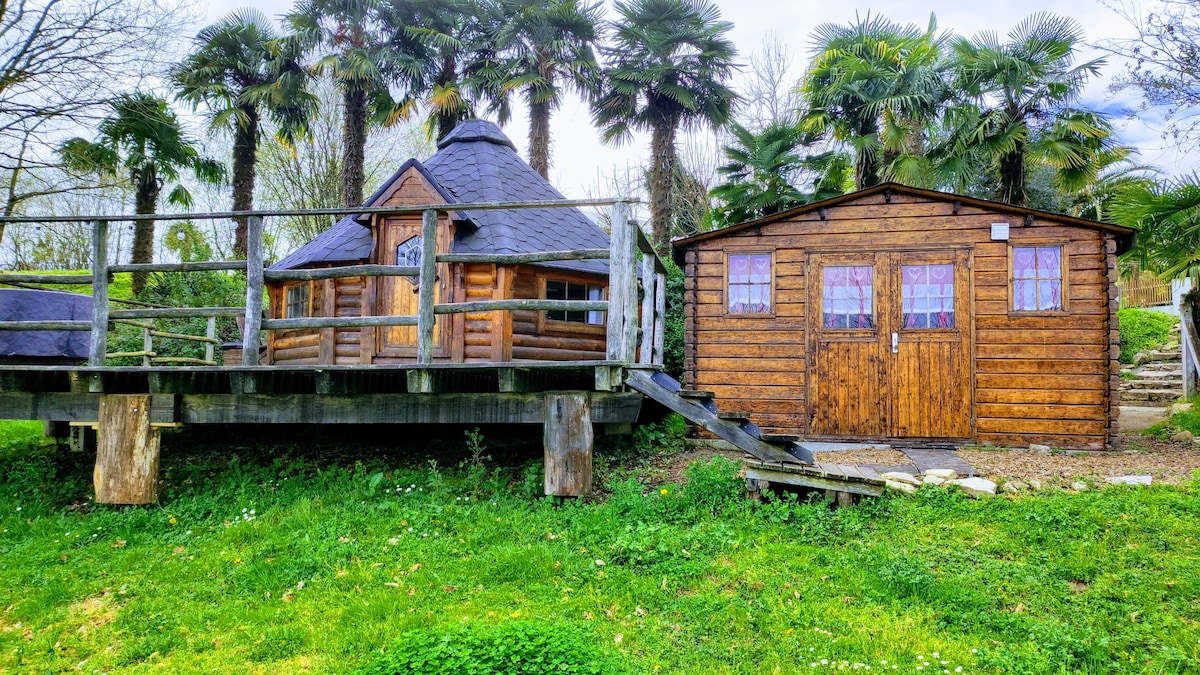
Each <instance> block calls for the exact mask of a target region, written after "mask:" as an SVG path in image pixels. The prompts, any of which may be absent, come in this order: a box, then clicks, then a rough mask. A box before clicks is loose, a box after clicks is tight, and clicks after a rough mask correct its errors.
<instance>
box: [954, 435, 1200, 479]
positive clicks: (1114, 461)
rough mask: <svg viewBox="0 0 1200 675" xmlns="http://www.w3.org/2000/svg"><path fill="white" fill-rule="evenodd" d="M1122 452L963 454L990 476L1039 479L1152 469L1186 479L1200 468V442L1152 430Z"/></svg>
mask: <svg viewBox="0 0 1200 675" xmlns="http://www.w3.org/2000/svg"><path fill="white" fill-rule="evenodd" d="M1123 441H1124V444H1123V446H1122V447H1124V448H1125V450H1123V451H1121V452H1087V453H1073V454H1051V455H1035V454H1032V453H1030V452H1028V451H1027V450H1024V449H1016V450H1008V449H999V448H997V449H986V450H984V449H979V448H974V449H962V450H959V451H958V454H959V455H960V456H961V457H962V458H963V459H965V460H967V461H968V462H970V463H971V464H973V465H975V468H976V469H978V470H979V473H980V475H983V476H987V477H989V478H1018V479H1020V480H1023V481H1028V480H1029V479H1034V480H1039V481H1042V482H1044V483H1048V484H1067V485H1070V484H1071V483H1072V482H1074V481H1076V480H1078V479H1087V478H1092V479H1101V480H1103V479H1104V478H1107V477H1110V476H1129V475H1150V476H1154V482H1155V483H1175V484H1178V483H1183V482H1186V481H1188V480H1190V479H1191V476H1192V472H1193V471H1200V448H1197V447H1196V446H1194V445H1191V444H1182V443H1172V442H1170V441H1160V440H1158V439H1156V438H1152V437H1149V436H1126V437H1124V438H1123Z"/></svg>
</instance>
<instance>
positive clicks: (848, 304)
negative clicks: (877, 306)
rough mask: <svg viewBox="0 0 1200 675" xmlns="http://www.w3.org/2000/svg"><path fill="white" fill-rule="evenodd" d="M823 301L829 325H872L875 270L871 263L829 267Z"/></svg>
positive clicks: (857, 326)
mask: <svg viewBox="0 0 1200 675" xmlns="http://www.w3.org/2000/svg"><path fill="white" fill-rule="evenodd" d="M823 272H824V278H823V279H822V288H821V304H822V309H823V311H824V315H825V319H824V325H825V327H826V328H873V327H874V325H875V315H874V288H873V284H874V281H875V270H874V268H872V267H871V266H869V265H862V266H846V267H826V268H825V269H824V270H823Z"/></svg>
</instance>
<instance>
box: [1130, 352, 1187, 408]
mask: <svg viewBox="0 0 1200 675" xmlns="http://www.w3.org/2000/svg"><path fill="white" fill-rule="evenodd" d="M1142 355H1145V356H1146V357H1147V359H1146V360H1145V362H1144V363H1142V364H1141V365H1137V366H1134V367H1132V368H1124V369H1122V370H1121V374H1122V379H1121V405H1129V406H1146V407H1156V408H1165V407H1167V406H1169V405H1171V404H1172V403H1175V402H1176V401H1178V400H1179V399H1180V397H1182V396H1183V364H1182V362H1181V361H1180V357H1179V350H1178V349H1174V350H1162V351H1159V350H1150V351H1147V352H1142V354H1139V356H1142ZM1139 360H1140V359H1139ZM1130 375H1132V376H1133V377H1132V378H1130V377H1129V376H1130Z"/></svg>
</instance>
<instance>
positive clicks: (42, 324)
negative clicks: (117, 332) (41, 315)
mask: <svg viewBox="0 0 1200 675" xmlns="http://www.w3.org/2000/svg"><path fill="white" fill-rule="evenodd" d="M91 329H92V322H91V321H0V330H70V331H79V332H83V331H85V330H91Z"/></svg>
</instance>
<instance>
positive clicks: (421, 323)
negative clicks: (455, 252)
mask: <svg viewBox="0 0 1200 675" xmlns="http://www.w3.org/2000/svg"><path fill="white" fill-rule="evenodd" d="M437 235H438V212H437V211H435V210H433V209H429V210H427V211H425V212H424V213H423V215H422V217H421V277H420V286H419V288H418V293H417V363H432V362H433V329H434V325H435V323H436V319H435V317H434V307H433V303H434V289H435V288H436V286H437Z"/></svg>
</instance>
